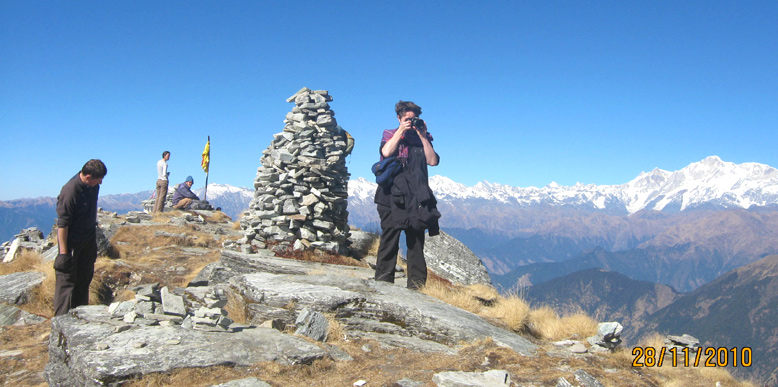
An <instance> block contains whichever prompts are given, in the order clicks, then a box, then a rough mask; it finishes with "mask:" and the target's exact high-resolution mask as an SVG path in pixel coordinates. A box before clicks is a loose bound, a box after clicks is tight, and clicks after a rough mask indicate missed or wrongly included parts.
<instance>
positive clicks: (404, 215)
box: [374, 101, 440, 289]
mask: <svg viewBox="0 0 778 387" xmlns="http://www.w3.org/2000/svg"><path fill="white" fill-rule="evenodd" d="M394 110H395V113H397V120H398V121H399V126H398V127H397V129H390V130H385V131H384V133H383V137H382V138H381V146H380V147H379V152H380V154H381V160H383V159H384V158H386V157H397V159H399V160H400V162H401V163H402V170H401V171H400V172H399V173H398V174H397V175H396V176H395V177H394V179H393V180H392V183H391V185H386V186H378V188H377V189H376V195H375V200H374V201H375V203H376V205H377V208H378V215H379V217H380V218H381V243H380V245H379V247H378V257H377V264H376V270H375V279H376V281H386V282H394V267H395V264H396V263H397V252H398V250H399V243H400V232H403V231H404V232H405V242H406V245H407V247H408V288H410V289H418V288H420V287H422V286H424V284H425V283H426V282H427V262H426V261H425V259H424V230H427V229H428V230H429V235H430V236H433V235H438V234H439V232H440V228H439V227H438V218H440V212H438V209H437V200H435V196H434V195H433V193H432V190H431V189H430V187H429V178H428V174H427V166H436V165H438V162H439V161H440V156H438V154H437V153H436V152H435V149H433V147H432V135H430V134H429V132H427V125H426V124H425V123H424V121H422V120H421V119H419V118H418V117H419V116H420V115H421V107H419V106H418V105H416V104H415V103H413V102H410V101H400V102H398V103H397V104H396V105H395V107H394Z"/></svg>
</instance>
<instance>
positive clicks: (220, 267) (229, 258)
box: [192, 250, 407, 287]
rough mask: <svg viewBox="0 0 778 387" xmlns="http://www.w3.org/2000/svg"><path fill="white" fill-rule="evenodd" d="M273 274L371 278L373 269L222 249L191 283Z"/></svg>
mask: <svg viewBox="0 0 778 387" xmlns="http://www.w3.org/2000/svg"><path fill="white" fill-rule="evenodd" d="M257 272H263V273H273V274H311V273H316V274H333V275H338V276H345V277H355V278H364V279H367V278H373V277H374V275H375V270H373V269H370V268H366V267H357V266H343V265H332V264H327V263H318V262H308V261H297V260H294V259H287V258H278V257H276V256H274V254H273V252H271V251H269V250H260V251H259V252H258V253H256V254H245V253H239V252H235V251H230V250H222V251H221V258H220V260H219V262H216V263H214V264H210V265H208V266H207V267H206V269H204V270H203V273H200V274H198V276H197V278H196V279H195V280H193V281H192V282H193V283H196V284H197V285H199V286H202V285H208V284H210V285H213V284H217V283H228V282H229V280H230V278H232V277H235V276H239V275H242V274H250V273H257ZM395 284H396V285H397V286H402V287H405V286H406V284H407V282H406V279H405V278H397V279H396V280H395Z"/></svg>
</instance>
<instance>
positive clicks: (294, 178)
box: [225, 88, 353, 254]
mask: <svg viewBox="0 0 778 387" xmlns="http://www.w3.org/2000/svg"><path fill="white" fill-rule="evenodd" d="M286 101H287V102H293V103H294V104H295V107H294V108H292V111H291V112H289V113H287V115H286V119H285V120H284V123H285V124H286V126H285V127H284V130H283V132H281V133H277V134H275V135H273V141H272V142H271V143H270V146H268V147H267V149H266V150H265V151H264V152H262V154H263V156H262V159H261V160H260V162H261V163H262V165H261V166H260V167H259V168H258V169H257V177H256V179H255V181H254V188H255V192H254V199H252V201H251V204H250V205H249V209H248V211H246V212H244V213H243V217H242V218H241V221H240V224H241V228H242V229H243V233H244V237H243V238H241V239H240V240H238V241H237V243H233V244H225V248H228V249H232V250H236V251H242V252H245V253H252V252H254V251H256V249H264V248H271V249H273V250H277V249H288V248H294V249H296V250H300V249H305V248H310V247H313V248H316V249H319V250H324V251H329V252H337V253H340V254H346V253H347V252H348V243H349V242H348V236H349V227H348V211H347V210H346V207H347V205H348V202H347V199H348V179H349V177H350V174H349V173H348V168H347V167H346V156H347V155H348V153H349V152H350V148H351V146H353V142H352V143H351V146H349V142H350V136H349V135H348V134H347V133H346V131H344V130H343V128H341V127H340V126H338V124H337V122H336V121H335V118H334V115H335V113H334V112H333V111H332V110H330V107H329V104H328V103H327V102H330V101H332V97H331V96H330V95H329V93H328V92H327V91H326V90H313V91H312V90H310V89H308V88H302V89H300V91H298V92H297V93H295V94H294V95H293V96H291V97H289V98H288V99H287V100H286Z"/></svg>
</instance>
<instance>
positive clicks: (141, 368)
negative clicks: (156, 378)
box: [44, 306, 327, 386]
mask: <svg viewBox="0 0 778 387" xmlns="http://www.w3.org/2000/svg"><path fill="white" fill-rule="evenodd" d="M123 325H124V324H123V323H122V322H120V321H117V320H112V319H111V318H110V315H109V314H108V310H107V307H105V306H82V307H78V308H76V309H73V310H71V312H70V313H68V314H67V315H64V316H59V317H55V318H54V319H52V325H51V336H50V342H49V363H48V364H47V365H46V369H45V372H44V376H45V378H46V381H47V382H48V383H49V384H50V385H52V386H102V385H106V384H110V383H119V382H120V381H122V380H126V379H128V378H131V377H133V376H135V375H140V374H146V373H149V372H161V371H170V370H173V369H176V368H186V367H208V366H215V365H230V364H231V365H250V364H254V363H257V362H261V361H276V362H278V363H281V364H300V363H306V364H307V363H310V362H312V361H314V360H316V359H321V358H323V357H325V356H327V352H326V351H325V350H323V349H321V348H319V347H317V346H315V345H313V344H311V343H308V342H307V341H305V340H303V339H301V338H297V337H294V336H290V335H286V334H283V333H281V332H278V331H276V330H274V329H264V328H246V329H242V330H240V331H237V332H234V333H222V332H204V331H198V330H191V329H184V328H180V327H175V326H172V327H158V326H157V327H149V326H137V325H136V326H133V327H132V328H131V329H129V330H122V331H120V332H117V329H115V327H116V326H123ZM100 348H103V349H102V350H100Z"/></svg>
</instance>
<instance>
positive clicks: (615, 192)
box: [349, 156, 778, 214]
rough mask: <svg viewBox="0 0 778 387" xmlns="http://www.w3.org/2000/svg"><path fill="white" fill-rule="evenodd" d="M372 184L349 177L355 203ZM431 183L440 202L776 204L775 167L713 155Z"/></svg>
mask: <svg viewBox="0 0 778 387" xmlns="http://www.w3.org/2000/svg"><path fill="white" fill-rule="evenodd" d="M375 187H376V184H375V183H373V182H371V181H368V180H366V179H364V178H359V179H356V180H352V181H350V182H349V196H350V197H351V196H353V197H354V201H357V202H360V203H362V202H365V201H368V200H370V201H372V195H373V194H374V193H375ZM430 187H431V188H432V190H433V191H434V192H435V196H436V198H437V199H438V201H441V202H457V201H474V200H484V201H487V202H498V203H505V204H512V205H517V206H519V207H528V206H537V205H549V206H576V207H582V208H588V209H593V210H606V211H613V212H615V213H624V214H633V213H636V212H638V211H641V210H656V211H670V212H675V211H684V210H688V209H693V208H698V207H711V206H712V207H716V208H749V207H751V206H775V205H778V169H775V168H773V167H770V166H768V165H765V164H759V163H743V164H735V163H731V162H725V161H722V160H721V159H720V158H719V157H718V156H710V157H707V158H705V159H703V160H702V161H699V162H696V163H692V164H690V165H688V166H686V167H685V168H683V169H681V170H678V171H675V172H668V171H664V170H661V169H658V168H656V169H654V170H653V171H651V172H648V173H646V172H644V173H641V174H640V175H639V176H638V177H636V178H635V179H633V180H632V181H630V182H628V183H625V184H621V185H595V184H581V183H578V184H576V185H573V186H569V187H566V186H561V185H559V184H556V183H553V182H552V183H551V184H549V185H547V186H545V187H543V188H536V187H528V188H522V187H512V186H508V185H503V184H498V183H489V182H480V183H478V184H476V185H475V186H472V187H467V186H465V185H463V184H459V183H456V182H454V181H453V180H451V179H449V178H446V177H443V176H432V177H431V178H430Z"/></svg>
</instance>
